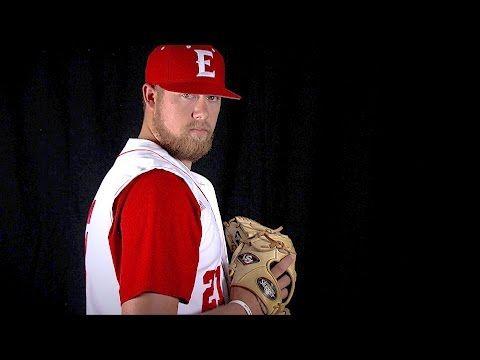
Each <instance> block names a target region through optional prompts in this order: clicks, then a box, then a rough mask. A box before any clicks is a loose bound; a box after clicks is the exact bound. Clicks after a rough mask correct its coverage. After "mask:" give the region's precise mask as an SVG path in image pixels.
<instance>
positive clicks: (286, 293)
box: [282, 289, 288, 300]
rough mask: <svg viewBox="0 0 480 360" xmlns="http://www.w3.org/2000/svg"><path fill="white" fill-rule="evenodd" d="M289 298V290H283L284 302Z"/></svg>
mask: <svg viewBox="0 0 480 360" xmlns="http://www.w3.org/2000/svg"><path fill="white" fill-rule="evenodd" d="M287 297H288V290H287V289H283V290H282V300H285V299H286V298H287Z"/></svg>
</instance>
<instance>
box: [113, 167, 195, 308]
mask: <svg viewBox="0 0 480 360" xmlns="http://www.w3.org/2000/svg"><path fill="white" fill-rule="evenodd" d="M200 211H201V210H200V207H199V205H198V202H197V200H196V199H195V196H194V195H193V194H192V192H191V190H190V188H189V187H188V185H187V184H186V183H185V181H184V180H183V179H182V178H180V177H178V176H176V175H174V174H172V173H170V172H168V171H165V170H159V169H156V170H152V171H149V172H147V173H145V174H142V175H139V176H138V177H136V178H135V179H134V180H132V181H131V183H130V184H128V186H127V187H126V188H125V189H123V191H122V192H121V193H120V195H119V196H117V198H116V200H115V203H114V206H113V214H114V221H113V225H112V228H111V230H110V235H109V241H110V249H111V252H112V258H113V263H114V266H115V272H116V274H117V279H118V282H119V284H120V301H121V303H122V304H123V303H124V302H125V301H127V300H130V299H132V298H135V297H137V296H139V295H141V294H142V293H145V292H154V293H158V294H163V295H168V296H172V297H175V298H178V299H179V300H180V301H181V302H183V303H188V302H189V301H190V297H191V294H192V290H193V286H194V283H195V276H196V272H197V266H198V252H199V246H200V239H201V236H202V227H201V226H202V225H201V222H200Z"/></svg>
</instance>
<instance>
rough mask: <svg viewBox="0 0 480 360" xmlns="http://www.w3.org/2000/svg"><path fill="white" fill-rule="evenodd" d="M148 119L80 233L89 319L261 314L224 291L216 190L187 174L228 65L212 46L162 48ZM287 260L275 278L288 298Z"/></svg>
mask: <svg viewBox="0 0 480 360" xmlns="http://www.w3.org/2000/svg"><path fill="white" fill-rule="evenodd" d="M142 92H143V100H144V119H143V124H142V128H141V131H140V134H139V136H138V138H131V139H129V140H128V141H127V143H126V145H125V147H124V148H123V150H122V151H121V152H120V154H119V155H118V157H117V159H116V161H115V163H114V164H113V166H112V168H111V169H110V170H109V172H108V173H107V174H106V176H105V178H104V179H103V181H102V183H101V185H100V188H99V189H98V192H97V194H96V195H95V198H94V200H93V202H92V204H91V206H90V210H89V213H88V217H87V225H86V231H85V246H86V255H85V267H86V301H87V314H212V315H213V314H232V315H233V314H239V315H244V314H263V313H264V312H265V309H263V308H262V305H261V302H259V301H258V298H257V297H256V296H255V295H254V294H253V293H252V292H250V291H248V290H246V289H243V288H241V287H235V288H232V292H231V293H230V289H229V285H228V284H227V277H226V275H227V274H228V258H227V251H226V242H225V235H224V232H223V227H222V221H221V216H220V212H219V208H218V204H217V198H216V195H215V190H214V188H213V186H212V184H211V182H210V181H209V180H207V179H206V178H205V177H203V176H202V175H200V174H197V173H195V172H193V171H191V166H192V163H194V162H195V161H197V160H198V159H200V158H201V157H202V156H204V155H205V154H206V153H207V152H208V151H209V150H210V148H211V146H212V141H213V134H214V130H215V126H216V122H217V118H218V114H219V111H220V106H221V102H222V98H228V99H240V96H239V95H237V94H235V93H234V92H232V91H230V90H228V89H226V88H225V64H224V59H223V57H222V55H221V54H220V52H219V51H218V50H217V49H215V48H214V47H212V46H211V45H161V46H157V47H156V48H155V49H154V50H153V51H152V52H151V53H150V55H149V56H148V59H147V64H146V69H145V84H144V85H143V86H142ZM293 261H294V259H293V257H292V256H288V257H286V258H284V259H283V260H282V261H281V262H279V263H278V264H277V265H276V266H275V267H274V268H273V270H272V272H273V273H274V274H275V276H276V277H277V278H278V279H279V286H280V288H281V291H282V296H283V297H286V296H287V294H288V292H287V287H288V285H289V281H290V280H289V278H288V277H287V276H285V275H284V272H285V269H287V267H288V266H289V265H290V264H291V263H292V262H293Z"/></svg>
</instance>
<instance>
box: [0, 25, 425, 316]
mask: <svg viewBox="0 0 480 360" xmlns="http://www.w3.org/2000/svg"><path fill="white" fill-rule="evenodd" d="M338 40H339V39H338V38H335V39H334V40H332V39H329V38H328V37H321V36H315V37H314V36H312V37H310V35H309V34H308V33H307V34H302V37H301V41H288V42H284V43H281V42H279V41H276V38H275V39H272V38H271V37H269V36H268V35H264V36H256V37H255V38H252V37H240V36H230V37H228V36H227V35H225V34H221V33H220V32H219V33H217V32H210V33H208V32H207V33H197V35H195V36H193V35H191V34H183V33H182V34H180V33H175V34H172V33H171V32H161V31H158V32H156V33H151V34H149V35H148V36H141V37H140V36H139V37H133V36H131V37H127V38H124V39H123V40H122V39H121V37H116V38H115V40H111V39H109V38H106V37H105V38H102V37H100V38H75V39H74V40H72V41H55V40H51V38H48V37H40V36H39V37H37V38H36V41H35V42H31V43H30V44H29V46H22V44H21V43H12V44H9V45H10V51H8V52H7V53H6V54H5V56H3V57H2V68H1V82H0V117H1V121H0V129H1V134H2V140H1V149H0V156H1V161H0V163H1V176H2V180H1V185H0V186H1V202H0V221H1V222H0V246H1V274H2V283H3V289H4V293H5V294H6V295H4V296H2V301H4V302H6V303H5V304H6V305H7V306H9V308H10V309H13V310H15V311H17V312H22V313H27V314H28V313H32V314H33V313H39V312H40V313H52V314H83V313H84V311H85V303H84V291H85V285H84V265H83V264H84V258H83V256H84V226H85V220H86V215H87V211H88V207H89V204H90V202H91V200H92V199H93V197H94V195H95V192H96V190H97V188H98V186H99V184H100V182H101V180H102V178H103V176H104V175H105V174H106V172H107V171H108V169H109V168H110V167H111V165H112V164H113V161H114V159H115V157H116V155H118V153H119V151H120V150H121V149H122V147H123V146H124V144H125V142H126V141H127V139H128V138H130V137H136V136H137V135H138V133H139V130H140V126H141V120H142V100H141V86H142V84H143V71H144V66H145V61H146V57H147V55H148V52H149V51H150V50H151V49H152V48H153V47H154V46H155V45H157V44H160V43H162V42H174V43H212V44H213V45H214V46H216V47H217V48H218V49H220V50H221V52H222V53H223V55H224V57H225V60H226V64H227V84H228V86H229V87H230V88H231V89H232V90H234V91H236V92H238V93H239V94H241V95H242V96H243V99H242V100H241V101H239V102H235V101H229V100H225V101H224V102H223V104H222V110H221V113H220V116H219V120H218V125H217V129H216V136H215V141H214V146H213V149H212V150H211V152H210V153H209V154H208V155H207V156H206V157H205V158H203V159H201V160H200V161H199V162H198V163H196V164H194V166H193V170H195V171H197V172H199V173H201V174H203V175H205V176H206V177H208V178H209V179H210V180H211V181H212V183H213V184H214V185H215V187H216V191H217V196H218V200H219V205H220V210H221V213H222V217H223V220H227V219H229V218H231V217H232V216H235V215H244V216H248V217H251V218H254V219H256V220H258V221H260V222H262V223H264V224H266V225H269V226H271V227H277V226H280V225H282V226H283V227H284V229H285V232H286V233H287V234H289V235H290V236H291V237H292V239H293V240H294V242H295V244H296V248H297V250H298V253H299V255H298V272H299V274H300V276H299V279H298V284H297V294H296V296H295V298H294V300H293V302H292V304H291V310H292V312H293V313H294V314H297V315H298V316H299V317H302V316H306V315H307V314H310V313H312V311H315V312H319V313H320V314H322V313H323V314H328V313H337V314H341V313H350V312H351V313H361V312H367V313H368V312H372V311H376V310H378V309H387V308H390V305H386V304H391V305H394V304H395V305H399V304H402V306H400V307H398V309H397V310H398V311H401V308H402V307H403V306H404V303H403V301H405V302H408V301H410V299H411V290H410V284H409V281H410V280H411V275H412V274H411V273H409V270H408V262H409V256H408V255H409V252H410V251H411V250H412V244H413V240H412V237H411V234H410V235H408V236H407V237H403V235H404V234H406V233H408V232H409V229H412V226H413V225H412V224H414V223H415V221H417V215H418V213H419V212H421V206H420V205H419V204H418V202H417V205H416V206H414V205H412V206H410V205H408V203H409V201H410V200H412V199H414V198H415V197H416V196H417V195H418V194H419V193H420V190H414V189H416V187H414V184H415V185H418V182H419V181H420V180H419V179H420V178H419V177H418V176H416V175H415V174H413V173H412V169H413V171H417V173H418V171H420V170H419V169H421V166H422V163H421V159H420V160H419V158H418V155H417V154H418V153H417V150H418V148H419V147H420V144H421V134H420V133H418V134H416V133H415V132H413V131H410V129H411V125H412V122H411V120H409V119H408V118H407V119H404V121H403V122H401V123H400V122H398V112H399V111H401V108H399V107H393V108H392V107H390V106H389V105H390V104H391V103H392V100H393V101H394V102H395V101H396V99H395V96H397V95H398V92H395V91H392V86H391V84H392V83H395V82H398V81H399V80H400V79H401V77H402V75H403V74H402V70H401V69H399V68H398V67H392V66H391V63H390V62H389V61H390V60H391V59H390V58H388V57H387V55H386V54H385V53H384V52H383V50H384V49H385V47H384V44H383V43H382V42H379V41H377V40H378V39H377V38H375V37H373V38H371V37H360V36H357V37H355V38H353V37H349V38H346V39H343V38H342V39H341V40H342V41H338ZM395 64H397V63H395ZM395 105H398V103H396V104H395ZM409 121H410V122H409ZM405 143H408V146H407V147H405ZM412 162H413V163H412ZM412 165H413V167H412ZM415 169H416V170H415ZM400 183H401V184H402V186H401V187H399V186H397V185H398V184H400ZM399 209H401V211H399ZM403 210H407V211H405V212H404V211H403ZM400 217H401V219H400ZM408 224H410V225H408ZM313 309H314V310H313ZM390 309H391V308H390Z"/></svg>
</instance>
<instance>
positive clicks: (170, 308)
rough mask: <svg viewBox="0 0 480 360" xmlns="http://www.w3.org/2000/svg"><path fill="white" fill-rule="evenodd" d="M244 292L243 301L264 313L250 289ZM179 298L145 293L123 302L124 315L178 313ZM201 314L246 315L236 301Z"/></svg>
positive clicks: (256, 310)
mask: <svg viewBox="0 0 480 360" xmlns="http://www.w3.org/2000/svg"><path fill="white" fill-rule="evenodd" d="M239 290H240V291H239V292H240V293H241V294H242V291H243V292H245V293H243V295H240V296H242V298H243V301H245V302H246V303H247V304H249V306H250V308H251V309H252V312H253V313H254V314H262V312H261V309H260V304H256V307H255V306H254V305H255V303H258V301H256V299H255V295H253V294H251V293H250V292H249V291H248V290H244V289H239ZM246 293H248V294H250V295H251V297H250V300H246V298H247V297H248V294H246ZM237 296H238V295H237ZM178 303H179V301H178V299H177V298H174V297H171V296H167V295H161V294H155V293H145V294H142V295H140V296H138V297H136V298H134V299H131V300H128V301H125V302H124V303H123V304H122V315H176V314H177V311H178ZM201 315H245V310H244V309H243V307H241V306H240V305H238V304H236V303H228V304H226V305H221V306H219V307H217V308H215V309H212V310H210V311H207V312H204V313H202V314H201Z"/></svg>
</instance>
